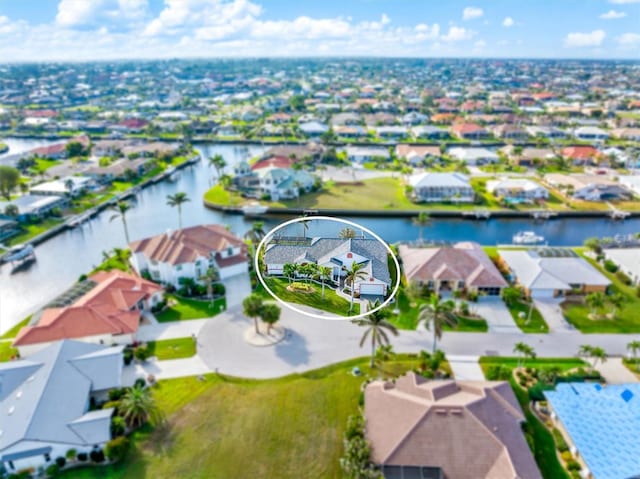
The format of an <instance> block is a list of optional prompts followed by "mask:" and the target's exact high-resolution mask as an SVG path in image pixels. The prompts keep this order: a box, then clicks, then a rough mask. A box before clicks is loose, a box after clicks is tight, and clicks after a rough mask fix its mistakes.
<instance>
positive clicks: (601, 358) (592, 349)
mask: <svg viewBox="0 0 640 479" xmlns="http://www.w3.org/2000/svg"><path fill="white" fill-rule="evenodd" d="M578 356H580V357H583V358H589V359H591V360H592V361H593V362H592V363H591V368H592V369H594V368H595V367H596V365H597V364H598V362H601V363H604V362H605V361H606V360H607V353H606V352H605V350H604V349H602V348H601V347H599V346H590V345H588V344H583V345H581V346H580V349H579V350H578Z"/></svg>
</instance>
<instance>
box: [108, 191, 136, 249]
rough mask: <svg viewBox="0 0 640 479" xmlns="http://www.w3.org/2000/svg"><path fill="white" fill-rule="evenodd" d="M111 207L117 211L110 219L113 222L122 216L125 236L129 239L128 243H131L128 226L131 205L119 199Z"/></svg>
mask: <svg viewBox="0 0 640 479" xmlns="http://www.w3.org/2000/svg"><path fill="white" fill-rule="evenodd" d="M109 209H111V210H113V211H115V213H114V214H113V215H112V216H111V218H109V221H110V222H111V221H113V220H115V219H116V218H120V220H121V221H122V227H123V228H124V238H125V239H126V240H127V244H129V243H131V241H130V240H129V228H128V227H127V211H129V210H130V209H131V205H130V204H129V203H127V202H126V201H119V202H118V203H116V204H115V205H111V206H110V207H109Z"/></svg>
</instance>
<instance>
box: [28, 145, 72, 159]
mask: <svg viewBox="0 0 640 479" xmlns="http://www.w3.org/2000/svg"><path fill="white" fill-rule="evenodd" d="M29 155H30V156H35V157H38V158H50V159H52V160H61V159H63V158H66V157H67V144H66V143H54V144H53V145H48V146H40V147H38V148H34V149H33V150H30V151H29Z"/></svg>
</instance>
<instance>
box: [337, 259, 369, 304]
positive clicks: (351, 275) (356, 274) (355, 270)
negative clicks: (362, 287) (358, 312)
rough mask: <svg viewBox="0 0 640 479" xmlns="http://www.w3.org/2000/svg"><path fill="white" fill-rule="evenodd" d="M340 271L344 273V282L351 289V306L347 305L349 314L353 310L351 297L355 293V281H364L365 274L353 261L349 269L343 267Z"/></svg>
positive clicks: (359, 265)
mask: <svg viewBox="0 0 640 479" xmlns="http://www.w3.org/2000/svg"><path fill="white" fill-rule="evenodd" d="M342 270H343V271H344V272H345V273H346V276H345V277H344V281H345V283H347V284H349V288H350V289H351V304H350V305H349V311H350V312H351V310H352V309H353V297H354V294H355V292H356V281H358V280H359V279H365V278H366V277H367V273H365V272H364V271H362V265H361V264H359V263H356V262H355V261H354V262H353V263H351V266H350V267H349V268H346V267H344V266H343V267H342Z"/></svg>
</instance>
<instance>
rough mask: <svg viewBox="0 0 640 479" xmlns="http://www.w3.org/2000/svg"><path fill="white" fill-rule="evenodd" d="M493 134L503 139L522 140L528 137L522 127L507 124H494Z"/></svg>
mask: <svg viewBox="0 0 640 479" xmlns="http://www.w3.org/2000/svg"><path fill="white" fill-rule="evenodd" d="M493 134H494V135H495V136H497V137H498V138H502V139H504V140H517V141H524V140H526V139H527V138H528V137H529V134H528V133H527V131H526V130H525V129H524V128H521V127H519V126H516V125H509V124H502V125H498V126H496V127H495V128H493Z"/></svg>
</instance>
